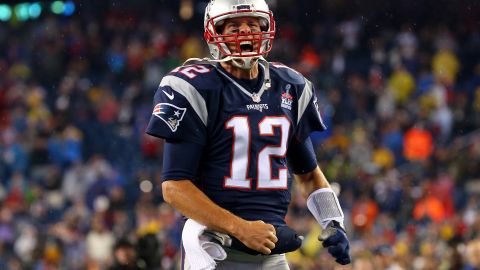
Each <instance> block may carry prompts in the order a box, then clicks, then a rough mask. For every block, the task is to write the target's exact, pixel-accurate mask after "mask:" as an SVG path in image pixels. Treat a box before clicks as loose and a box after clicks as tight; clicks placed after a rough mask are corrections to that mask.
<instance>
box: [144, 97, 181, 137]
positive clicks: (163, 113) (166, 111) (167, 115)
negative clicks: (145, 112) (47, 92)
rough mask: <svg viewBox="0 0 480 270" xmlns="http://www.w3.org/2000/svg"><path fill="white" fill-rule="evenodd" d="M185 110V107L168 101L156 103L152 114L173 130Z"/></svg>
mask: <svg viewBox="0 0 480 270" xmlns="http://www.w3.org/2000/svg"><path fill="white" fill-rule="evenodd" d="M186 111H187V109H186V108H180V107H177V106H175V105H173V104H170V103H158V104H157V105H155V108H154V109H153V113H152V114H153V115H155V116H156V117H158V118H160V119H162V121H163V122H165V124H167V126H168V127H169V128H170V129H171V130H172V131H173V132H175V131H177V128H178V126H179V125H180V121H182V119H183V116H184V115H185V112H186Z"/></svg>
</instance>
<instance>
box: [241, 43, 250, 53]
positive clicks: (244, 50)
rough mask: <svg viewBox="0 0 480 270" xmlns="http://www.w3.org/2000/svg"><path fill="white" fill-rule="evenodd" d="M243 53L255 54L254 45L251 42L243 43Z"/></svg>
mask: <svg viewBox="0 0 480 270" xmlns="http://www.w3.org/2000/svg"><path fill="white" fill-rule="evenodd" d="M240 50H241V52H253V44H252V42H251V41H242V42H240Z"/></svg>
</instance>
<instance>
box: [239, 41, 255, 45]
mask: <svg viewBox="0 0 480 270" xmlns="http://www.w3.org/2000/svg"><path fill="white" fill-rule="evenodd" d="M240 45H252V42H251V41H248V40H246V41H242V42H240Z"/></svg>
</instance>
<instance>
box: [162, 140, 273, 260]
mask: <svg viewBox="0 0 480 270" xmlns="http://www.w3.org/2000/svg"><path fill="white" fill-rule="evenodd" d="M185 152H188V153H190V155H188V156H185V155H184V153H185ZM201 152H202V149H201V146H199V145H197V144H192V143H186V142H178V141H167V142H166V143H165V147H164V162H163V166H164V167H163V176H162V178H163V179H166V180H164V181H163V183H162V192H163V198H164V200H165V201H166V202H167V203H169V204H170V205H172V206H173V207H174V208H175V209H176V210H178V211H179V212H180V213H182V214H183V215H185V216H186V217H188V218H191V219H193V220H195V221H197V222H198V223H200V224H203V225H205V226H207V228H209V229H211V230H214V231H218V232H222V233H227V234H229V235H231V236H233V237H235V238H237V239H238V240H240V241H241V242H242V243H244V244H245V245H246V246H247V247H249V248H251V249H254V250H256V251H258V252H261V253H264V254H270V253H271V250H272V249H273V248H274V247H275V243H276V242H277V237H276V236H275V228H274V227H273V226H272V225H271V224H266V223H264V222H263V221H261V220H257V221H247V220H244V219H242V218H240V217H238V216H236V215H234V214H232V213H231V212H229V211H228V210H226V209H224V208H222V207H220V206H218V205H217V204H216V203H215V202H213V201H212V200H211V199H210V198H209V197H208V196H207V195H206V194H205V193H203V192H202V191H201V190H200V189H199V188H197V186H195V184H194V183H193V182H192V181H190V180H189V179H194V174H193V173H192V172H195V171H197V170H196V168H197V167H198V164H199V158H200V156H201ZM178 160H182V161H183V162H178Z"/></svg>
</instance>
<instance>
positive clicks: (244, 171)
mask: <svg viewBox="0 0 480 270" xmlns="http://www.w3.org/2000/svg"><path fill="white" fill-rule="evenodd" d="M225 127H226V128H227V129H231V130H232V132H233V142H232V160H231V162H230V176H227V177H225V187H226V188H237V189H251V188H252V179H251V178H248V171H249V166H250V146H251V143H252V142H251V138H252V134H251V132H252V131H251V127H250V121H249V118H248V117H247V116H234V117H232V118H230V119H229V120H228V121H227V122H226V123H225ZM274 128H279V129H280V136H278V138H279V143H278V144H277V145H265V146H264V147H263V148H262V149H261V150H260V152H258V157H257V164H254V165H255V166H256V168H257V187H256V189H257V190H261V189H287V188H288V171H287V168H280V169H278V178H273V176H272V164H271V162H272V160H271V158H272V157H280V158H283V157H285V155H286V153H287V140H288V135H289V134H288V133H289V131H290V121H289V120H288V118H287V117H286V116H265V117H264V118H263V119H262V120H261V121H260V122H259V123H258V130H259V133H260V134H259V135H260V136H274V135H275V130H274Z"/></svg>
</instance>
